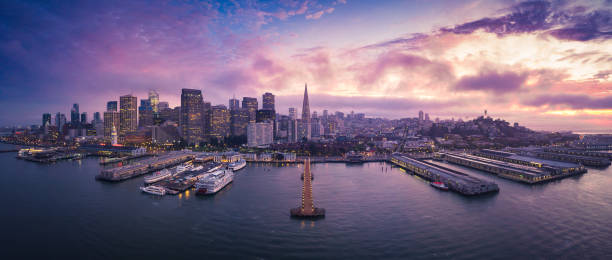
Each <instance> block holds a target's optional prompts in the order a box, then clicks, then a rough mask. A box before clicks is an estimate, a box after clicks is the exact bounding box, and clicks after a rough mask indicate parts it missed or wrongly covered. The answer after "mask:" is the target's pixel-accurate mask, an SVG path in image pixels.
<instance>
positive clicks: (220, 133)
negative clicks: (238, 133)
mask: <svg viewBox="0 0 612 260" xmlns="http://www.w3.org/2000/svg"><path fill="white" fill-rule="evenodd" d="M210 125H211V129H210V130H211V131H210V134H209V135H210V136H211V137H216V138H218V139H223V138H225V137H228V136H229V135H230V113H229V110H227V107H226V106H224V105H217V106H213V107H212V108H211V123H210Z"/></svg>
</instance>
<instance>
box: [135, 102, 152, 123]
mask: <svg viewBox="0 0 612 260" xmlns="http://www.w3.org/2000/svg"><path fill="white" fill-rule="evenodd" d="M152 125H153V106H152V105H151V100H150V99H141V100H140V106H139V107H138V126H139V127H145V126H152Z"/></svg>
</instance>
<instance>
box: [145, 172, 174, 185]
mask: <svg viewBox="0 0 612 260" xmlns="http://www.w3.org/2000/svg"><path fill="white" fill-rule="evenodd" d="M170 177H172V172H170V171H169V170H168V169H163V170H161V171H158V172H156V173H154V174H152V175H149V176H146V177H145V178H144V182H145V183H146V184H150V183H156V182H158V181H161V180H165V179H168V178H170Z"/></svg>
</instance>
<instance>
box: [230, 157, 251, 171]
mask: <svg viewBox="0 0 612 260" xmlns="http://www.w3.org/2000/svg"><path fill="white" fill-rule="evenodd" d="M246 165H247V162H246V161H245V160H244V159H240V160H238V161H235V162H232V163H230V164H228V165H227V167H228V168H230V169H232V171H237V170H240V169H242V168H244V167H246Z"/></svg>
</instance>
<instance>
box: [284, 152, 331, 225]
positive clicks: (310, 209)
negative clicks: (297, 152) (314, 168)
mask: <svg viewBox="0 0 612 260" xmlns="http://www.w3.org/2000/svg"><path fill="white" fill-rule="evenodd" d="M302 179H303V180H304V181H303V185H302V206H301V207H299V208H293V209H291V210H290V213H291V217H296V218H321V217H325V209H323V208H315V206H314V200H313V198H312V172H311V171H310V159H306V160H304V176H303V178H302Z"/></svg>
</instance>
